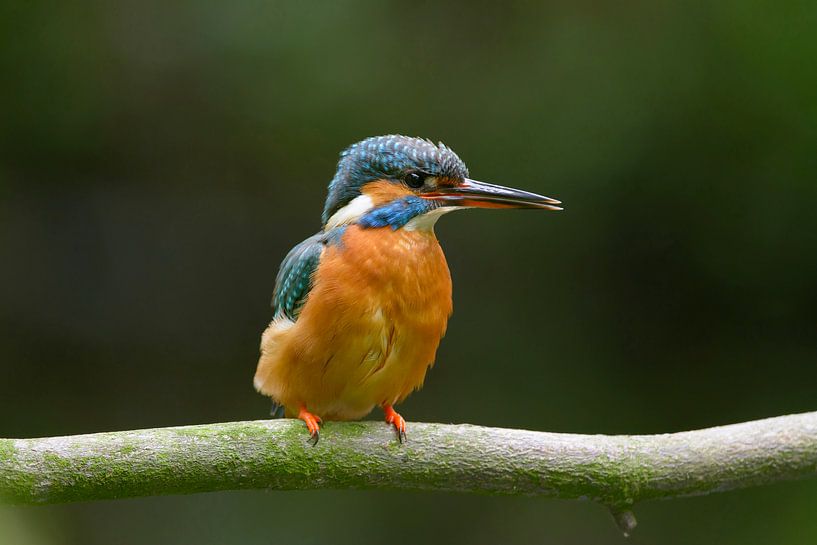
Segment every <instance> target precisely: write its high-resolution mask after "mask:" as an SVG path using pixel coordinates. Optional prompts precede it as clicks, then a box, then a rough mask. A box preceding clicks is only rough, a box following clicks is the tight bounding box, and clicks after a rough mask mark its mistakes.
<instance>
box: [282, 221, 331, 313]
mask: <svg viewBox="0 0 817 545" xmlns="http://www.w3.org/2000/svg"><path fill="white" fill-rule="evenodd" d="M325 239H326V235H325V234H324V233H318V234H317V235H314V236H311V237H309V238H308V239H306V240H305V241H303V242H301V243H300V244H298V245H297V246H295V247H294V248H293V249H292V250H290V252H289V253H288V254H287V256H286V257H285V258H284V261H283V262H282V263H281V269H280V270H279V271H278V277H277V278H276V279H275V292H274V294H273V296H272V310H273V312H274V313H275V316H279V315H281V314H283V315H285V316H286V317H287V318H289V319H290V320H293V321H295V320H297V319H298V314H300V312H301V308H302V307H303V306H304V303H305V302H306V297H307V295H309V290H310V289H312V275H313V274H314V273H315V269H317V268H318V263H319V262H320V260H321V253H322V252H323V249H324V244H325Z"/></svg>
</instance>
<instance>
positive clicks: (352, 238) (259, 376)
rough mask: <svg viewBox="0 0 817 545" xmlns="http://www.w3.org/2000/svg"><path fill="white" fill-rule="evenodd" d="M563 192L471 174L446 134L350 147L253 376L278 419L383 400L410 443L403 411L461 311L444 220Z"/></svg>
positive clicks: (295, 258)
mask: <svg viewBox="0 0 817 545" xmlns="http://www.w3.org/2000/svg"><path fill="white" fill-rule="evenodd" d="M560 204H561V202H560V201H558V200H556V199H552V198H549V197H545V196H542V195H538V194H536V193H530V192H527V191H522V190H519V189H514V188H510V187H503V186H500V185H494V184H489V183H485V182H479V181H476V180H472V179H470V178H469V173H468V169H467V167H466V166H465V163H463V161H462V160H461V159H460V158H459V156H458V155H457V154H456V153H455V152H454V151H453V150H452V149H451V148H449V147H447V146H446V145H444V144H443V143H442V142H439V143H438V144H434V143H433V142H432V141H431V140H427V139H423V138H415V137H408V136H402V135H386V136H375V137H370V138H367V139H365V140H362V141H360V142H358V143H356V144H353V145H351V146H349V147H348V148H346V149H345V150H344V151H343V152H342V153H341V154H340V159H339V161H338V164H337V169H336V171H335V175H334V177H333V178H332V180H331V181H330V183H329V187H328V194H327V198H326V202H325V205H324V209H323V214H322V216H321V220H322V227H321V230H320V231H319V232H318V233H317V234H315V235H313V236H311V237H309V238H307V239H306V240H304V241H303V242H301V243H300V244H298V245H297V246H295V247H294V248H292V250H291V251H290V252H289V253H288V254H287V255H286V257H285V258H284V260H283V262H282V263H281V266H280V268H279V271H278V275H277V277H276V280H275V288H274V292H273V298H272V309H273V318H272V321H271V322H270V324H269V326H268V327H267V328H266V330H265V331H264V332H263V334H262V337H261V347H260V357H259V360H258V365H257V368H256V372H255V376H254V379H253V384H254V386H255V389H256V390H257V391H258V392H259V393H261V394H264V395H266V396H269V397H270V398H272V403H273V408H272V411H271V415H272V416H274V417H287V418H292V417H297V418H299V419H301V420H303V421H304V423H305V424H306V427H307V430H308V431H309V434H310V438H309V440H310V441H311V442H312V444H313V445H314V444H316V443H317V442H318V439H319V437H320V427H321V424H322V423H323V421H324V420H358V419H361V418H363V417H365V416H366V415H368V414H369V413H370V412H371V411H372V410H373V409H374V408H375V407H376V406H377V407H380V408H381V409H382V410H383V413H384V416H385V420H386V422H387V423H388V424H390V425H391V426H393V428H394V431H395V433H396V435H397V439H398V440H399V442H400V443H402V442H403V441H405V440H406V436H407V434H406V421H405V419H404V418H403V417H402V416H401V415H400V414H399V413H398V412H397V411H396V410H395V408H394V407H395V406H396V405H397V404H399V403H400V402H401V401H403V400H404V399H405V398H406V397H407V396H408V395H409V394H410V393H411V392H413V391H414V390H416V389H419V388H420V387H421V386H422V384H423V381H424V379H425V376H426V372H427V371H428V369H429V368H431V367H432V366H433V364H434V360H435V356H436V352H437V348H438V346H439V344H440V341H441V339H442V337H443V335H444V334H445V331H446V327H447V324H448V319H449V317H450V316H451V314H452V310H453V305H452V285H451V274H450V272H449V268H448V264H447V262H446V259H445V255H444V254H443V251H442V248H441V247H440V244H439V242H438V240H437V237H436V235H435V233H434V225H435V223H436V222H437V220H438V219H439V218H440V217H441V216H443V215H444V214H447V213H449V212H453V211H456V210H463V209H468V208H494V209H503V208H528V209H541V210H562V208H561V207H560V206H559V205H560Z"/></svg>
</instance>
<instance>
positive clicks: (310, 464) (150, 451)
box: [0, 412, 817, 524]
mask: <svg viewBox="0 0 817 545" xmlns="http://www.w3.org/2000/svg"><path fill="white" fill-rule="evenodd" d="M308 439H309V437H308V434H307V432H306V429H305V428H304V426H303V423H302V422H300V421H297V420H269V421H266V420H264V421H255V422H232V423H223V424H206V425H200V426H185V427H178V428H161V429H150V430H136V431H123V432H113V433H98V434H91V435H76V436H69V437H51V438H42V439H0V499H2V500H4V501H5V502H9V503H18V504H46V503H61V502H73V501H87V500H97V499H110V498H125V497H134V496H151V495H160V494H189V493H195V492H206V491H214V490H236V489H249V488H262V489H264V488H266V489H278V490H287V489H315V488H384V489H410V490H444V491H459V492H477V493H488V494H512V495H537V496H545V497H552V498H566V499H589V500H593V501H598V502H601V503H603V504H605V505H607V506H609V507H610V508H611V509H612V510H613V512H614V513H618V514H619V518H621V519H622V520H625V519H626V518H627V517H628V510H629V508H630V506H631V505H632V504H633V503H635V502H638V501H641V500H647V499H654V498H671V497H676V496H687V495H695V494H707V493H710V492H718V491H723V490H729V489H733V488H739V487H746V486H755V485H760V484H765V483H769V482H773V481H780V480H785V479H794V478H800V477H808V476H814V475H815V474H817V412H815V413H806V414H799V415H791V416H782V417H778V418H769V419H766V420H759V421H755V422H747V423H743V424H735V425H731V426H723V427H717V428H710V429H705V430H699V431H692V432H683V433H674V434H666V435H649V436H604V435H573V434H558V433H543V432H533V431H522V430H509V429H498V428H484V427H477V426H471V425H443V424H421V423H412V424H410V427H409V438H408V442H407V443H406V444H402V445H401V444H399V443H398V442H397V440H396V438H395V435H394V433H393V431H392V430H391V429H390V428H389V427H388V426H387V425H386V424H384V423H379V422H349V423H334V422H329V423H327V424H326V425H325V426H324V428H323V430H322V432H321V439H320V442H319V443H318V444H317V446H315V447H313V446H311V444H310V443H309V442H308ZM617 520H618V519H617ZM632 524H634V520H633V522H632Z"/></svg>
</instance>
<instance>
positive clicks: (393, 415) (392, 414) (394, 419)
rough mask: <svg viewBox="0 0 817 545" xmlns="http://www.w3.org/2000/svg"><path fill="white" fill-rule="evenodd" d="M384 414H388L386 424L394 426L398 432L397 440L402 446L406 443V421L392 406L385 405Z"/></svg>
mask: <svg viewBox="0 0 817 545" xmlns="http://www.w3.org/2000/svg"><path fill="white" fill-rule="evenodd" d="M383 412H385V413H386V422H387V423H388V424H391V425H392V426H394V431H396V432H397V440H398V441H400V444H403V443H405V442H406V419H405V418H403V417H402V416H400V414H399V413H398V412H397V411H395V410H394V407H392V406H391V405H384V406H383Z"/></svg>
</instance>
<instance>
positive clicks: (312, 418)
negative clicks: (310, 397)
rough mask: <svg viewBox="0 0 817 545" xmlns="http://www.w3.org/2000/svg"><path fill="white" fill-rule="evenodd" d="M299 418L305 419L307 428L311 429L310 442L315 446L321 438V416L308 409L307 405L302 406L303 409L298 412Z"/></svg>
mask: <svg viewBox="0 0 817 545" xmlns="http://www.w3.org/2000/svg"><path fill="white" fill-rule="evenodd" d="M298 418H300V419H301V420H303V421H304V423H305V424H306V429H308V430H309V435H310V438H309V442H310V443H311V444H312V446H313V447H314V446H315V445H317V444H318V441H319V440H320V438H321V433H320V432H321V423H322V422H323V420H321V417H320V416H317V415H314V414H312V413H311V412H309V411H307V410H306V407H303V406H302V407H301V410H300V411H299V412H298Z"/></svg>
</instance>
